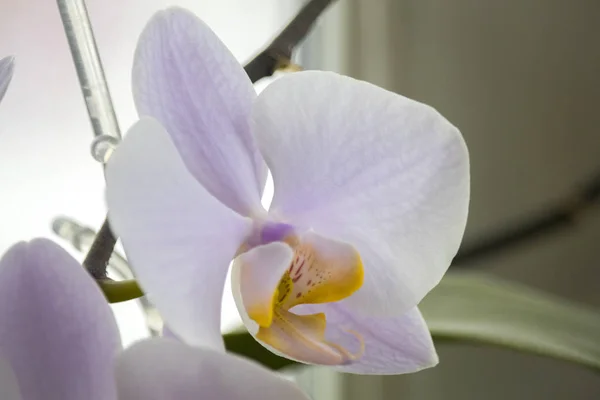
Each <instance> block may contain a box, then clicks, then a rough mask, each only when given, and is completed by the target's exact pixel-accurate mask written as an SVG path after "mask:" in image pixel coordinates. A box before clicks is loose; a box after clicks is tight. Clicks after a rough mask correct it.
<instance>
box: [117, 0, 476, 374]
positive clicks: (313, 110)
mask: <svg viewBox="0 0 600 400" xmlns="http://www.w3.org/2000/svg"><path fill="white" fill-rule="evenodd" d="M133 93H134V98H135V102H136V106H137V109H138V112H139V114H140V117H141V119H140V121H139V122H138V123H136V124H135V125H134V126H133V127H132V128H131V130H130V131H129V132H128V133H127V135H126V136H125V139H124V141H123V143H122V144H121V145H120V147H119V148H118V149H117V150H116V152H115V153H114V155H113V157H112V158H111V160H110V162H109V163H108V166H107V170H106V174H107V202H108V206H109V217H110V222H111V224H112V227H113V228H114V229H115V232H116V233H117V234H118V235H119V236H120V237H121V238H122V241H123V245H124V248H125V251H126V253H127V256H128V258H129V260H130V262H131V264H132V267H133V268H134V270H135V272H136V275H137V277H138V279H139V281H140V283H141V285H142V287H143V288H144V289H145V291H146V293H147V294H148V296H149V298H150V300H151V301H152V302H153V303H154V304H155V305H156V307H157V308H158V309H159V311H160V312H161V314H162V315H163V317H164V319H165V321H166V324H167V325H168V326H169V328H170V329H171V330H172V331H173V332H174V333H175V334H176V335H177V336H178V337H179V338H181V339H182V340H184V341H186V342H188V343H190V344H192V345H197V344H200V343H206V342H210V343H212V344H213V346H214V347H215V348H222V346H223V342H222V339H221V336H220V332H219V321H220V304H221V296H222V293H223V286H224V282H225V279H226V274H227V271H228V265H229V264H230V262H231V261H232V260H233V259H235V260H234V263H233V267H232V268H233V270H232V289H233V292H234V296H235V298H236V304H237V306H238V309H239V311H240V315H241V316H242V319H243V321H244V323H245V325H246V327H247V328H248V330H249V332H250V333H251V334H252V335H253V336H254V337H255V338H256V339H257V340H258V341H259V342H260V343H261V344H263V345H264V346H265V347H267V348H269V349H271V350H272V351H274V352H275V353H277V354H280V355H283V356H285V357H288V358H290V359H294V360H298V361H301V362H304V363H313V364H323V365H332V366H336V368H338V369H340V370H342V371H346V372H355V373H374V374H398V373H407V372H414V371H418V370H420V369H423V368H427V367H431V366H433V365H435V364H436V363H437V362H438V359H437V355H436V352H435V348H434V346H433V342H432V339H431V336H430V334H429V331H428V328H427V325H426V323H425V321H424V320H423V317H422V316H421V313H420V312H419V310H418V308H417V305H418V303H419V302H420V301H421V299H422V298H423V297H424V296H425V295H426V294H427V293H428V292H429V290H431V289H432V288H433V287H434V286H435V285H437V283H438V282H439V281H440V279H441V278H442V276H443V274H444V273H445V271H446V270H447V268H448V266H449V264H450V262H451V260H452V258H453V257H454V255H455V254H456V252H457V249H458V246H459V244H460V241H461V239H462V235H463V232H464V228H465V224H466V219H467V212H468V203H469V158H468V152H467V148H466V145H465V143H464V141H463V138H462V136H461V134H460V132H459V131H458V130H457V129H456V128H455V127H454V126H453V125H451V124H450V123H449V122H448V121H447V120H446V119H445V118H444V117H442V116H441V115H440V114H439V113H438V112H437V111H435V110H434V109H432V108H431V107H429V106H426V105H424V104H421V103H418V102H416V101H413V100H410V99H407V98H405V97H402V96H400V95H398V94H395V93H392V92H389V91H386V90H384V89H381V88H379V87H376V86H374V85H371V84H369V83H366V82H361V81H357V80H354V79H351V78H348V77H344V76H340V75H337V74H335V73H330V72H316V71H307V72H298V73H294V74H290V75H287V76H284V77H282V78H280V79H278V80H276V81H275V82H273V83H271V84H270V85H269V86H268V87H267V88H266V89H265V90H264V91H263V92H262V93H261V94H260V95H259V96H257V95H256V93H255V91H254V89H253V87H252V85H251V82H250V81H249V79H248V78H247V76H246V75H245V73H244V70H243V69H242V68H241V66H240V64H239V63H238V62H237V61H236V60H235V58H234V57H233V55H232V54H231V53H230V52H229V51H228V50H227V48H226V47H225V46H224V45H223V43H222V42H221V41H220V40H219V39H218V38H217V36H216V35H215V34H214V33H213V32H212V31H211V30H210V28H209V27H207V26H206V25H205V24H204V23H203V22H202V21H200V20H199V19H198V18H197V17H195V16H194V15H193V14H191V13H189V12H188V11H186V10H182V9H179V8H171V9H167V10H165V11H161V12H159V13H157V14H156V15H155V16H154V17H153V18H152V19H151V20H150V22H149V23H148V25H147V26H146V28H145V30H144V31H143V33H142V35H141V37H140V40H139V43H138V47H137V51H136V54H135V60H134V69H133ZM263 160H264V161H263ZM265 162H266V165H268V167H269V170H270V171H271V173H272V176H273V181H274V190H275V191H274V197H273V201H272V204H271V207H270V209H269V210H268V212H267V211H266V210H265V209H264V208H263V207H262V205H261V202H260V200H261V196H262V191H263V187H264V185H265V180H266V176H267V168H266V165H265ZM207 324H208V325H210V327H211V330H210V331H209V330H207Z"/></svg>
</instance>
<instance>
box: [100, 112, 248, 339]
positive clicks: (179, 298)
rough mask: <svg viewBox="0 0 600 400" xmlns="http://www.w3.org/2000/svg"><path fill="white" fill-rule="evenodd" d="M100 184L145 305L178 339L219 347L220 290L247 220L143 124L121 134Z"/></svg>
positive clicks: (156, 130) (152, 125) (150, 124)
mask: <svg viewBox="0 0 600 400" xmlns="http://www.w3.org/2000/svg"><path fill="white" fill-rule="evenodd" d="M106 182H107V201H108V206H109V217H110V223H111V226H112V227H113V229H114V230H115V232H116V234H117V235H118V236H119V237H120V238H121V239H122V241H123V247H124V248H125V252H126V253H127V256H128V258H129V261H130V262H131V264H132V267H133V269H134V271H135V273H136V276H137V278H138V279H139V281H140V283H141V286H142V287H143V289H144V290H145V291H146V292H147V294H148V297H149V299H150V300H151V302H153V303H154V305H155V306H156V307H157V308H158V310H159V312H160V313H161V315H162V316H163V317H164V319H165V321H166V323H167V324H168V325H169V327H170V328H171V329H172V330H173V331H174V332H175V333H176V334H177V335H178V336H179V337H181V338H182V339H183V340H186V341H187V342H189V343H191V344H196V345H204V346H214V347H217V348H222V346H223V343H222V339H221V336H220V331H219V328H220V308H221V306H220V305H221V299H222V293H223V286H224V284H225V278H226V275H227V269H228V266H229V263H230V261H231V260H232V258H233V256H234V254H235V252H236V250H237V249H238V247H239V246H240V245H241V243H242V242H243V240H244V238H245V237H246V236H247V235H248V234H249V233H250V230H251V228H252V223H251V221H250V220H249V219H248V218H245V217H242V216H240V215H238V214H236V213H235V212H234V211H232V210H231V209H229V208H228V207H227V206H225V205H224V204H222V203H220V202H219V201H218V200H217V199H215V198H214V197H213V196H212V195H210V194H209V193H208V192H207V191H206V189H204V187H202V185H200V184H199V183H198V182H197V181H196V180H195V179H194V177H193V176H192V175H191V174H190V173H189V171H188V170H187V169H186V167H185V166H184V164H183V161H182V160H181V158H180V157H179V154H178V153H177V150H176V149H175V146H174V145H173V143H172V142H171V140H170V138H169V135H168V134H167V132H165V130H164V129H163V128H162V127H161V126H160V124H158V122H156V121H155V120H153V119H150V118H144V119H141V120H140V121H139V122H138V123H137V124H136V125H134V126H133V127H132V128H131V130H130V131H129V132H128V133H127V135H126V136H125V139H124V140H123V143H121V145H120V146H119V147H118V148H117V150H116V151H115V153H114V155H113V156H112V157H111V159H110V161H109V163H108V165H107V168H106Z"/></svg>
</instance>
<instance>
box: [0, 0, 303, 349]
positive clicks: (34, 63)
mask: <svg viewBox="0 0 600 400" xmlns="http://www.w3.org/2000/svg"><path fill="white" fill-rule="evenodd" d="M87 4H88V11H89V13H90V15H91V19H92V23H93V26H94V28H95V33H96V40H97V43H98V47H99V50H100V53H101V56H102V58H103V62H104V67H105V73H106V75H107V79H108V82H109V86H110V90H111V92H112V96H113V100H114V103H115V107H116V112H117V115H118V118H119V121H120V123H121V129H122V130H123V131H126V130H127V127H128V126H129V125H131V124H132V123H133V122H134V120H135V117H136V115H135V111H134V106H133V101H132V98H131V95H130V82H129V80H130V68H131V63H132V56H133V51H134V48H135V43H136V40H137V37H138V35H139V33H140V32H141V30H142V28H143V26H144V24H145V23H146V21H147V20H148V18H149V17H150V16H151V15H152V14H153V13H154V12H155V11H156V10H158V9H160V8H164V7H166V6H168V5H170V4H177V5H180V6H183V7H186V8H189V9H191V10H192V11H194V12H196V13H197V14H198V15H199V16H200V17H201V18H203V19H204V20H205V21H206V22H207V23H208V24H209V25H210V26H211V27H212V28H213V29H214V30H215V31H216V33H217V34H218V35H219V36H220V37H221V39H222V40H223V41H224V42H225V43H226V44H227V46H228V47H229V48H230V49H231V50H232V51H233V53H234V54H235V55H236V57H238V59H239V60H240V61H245V60H247V59H248V58H250V57H251V56H252V54H253V53H255V52H256V51H257V50H258V49H260V48H261V47H262V46H263V45H265V44H266V43H267V42H268V40H269V38H270V37H272V36H273V35H274V34H275V33H276V32H277V31H278V30H279V29H280V28H281V27H282V26H283V25H284V24H285V23H286V22H287V21H288V20H289V19H290V18H291V16H292V15H293V13H294V11H295V10H297V9H298V5H299V1H298V0H253V1H246V0H219V1H216V0H181V1H176V2H168V1H164V0H126V1H117V0H89V1H88V2H87ZM3 55H14V56H15V57H16V61H17V65H16V71H15V76H14V80H13V82H12V84H11V86H10V88H9V90H8V92H7V95H6V97H5V99H4V101H3V103H2V105H1V106H0V191H1V192H0V193H1V197H0V223H1V226H2V229H1V230H0V251H2V252H3V251H4V250H6V248H8V247H9V246H10V245H12V244H13V243H15V242H16V241H19V240H28V239H31V238H33V237H38V236H46V237H50V238H53V237H54V236H53V234H52V232H51V230H50V222H51V220H52V218H54V217H55V216H57V215H61V214H62V215H68V216H71V217H73V218H75V219H77V220H79V221H81V222H82V223H84V224H86V225H89V226H94V227H98V226H99V225H100V224H101V222H102V220H103V217H104V215H105V212H106V210H105V204H104V198H103V189H104V181H103V177H102V168H101V167H100V165H99V164H97V163H96V162H95V161H93V159H92V158H91V156H90V155H89V145H90V142H91V140H92V133H91V128H90V124H89V121H88V119H87V114H86V110H85V106H84V103H83V101H82V97H81V93H80V89H79V86H78V83H77V77H76V75H75V70H74V67H73V65H72V61H71V56H70V53H69V51H68V46H67V43H66V40H65V36H64V31H63V28H62V25H61V22H60V17H59V14H58V10H57V8H56V3H55V2H54V1H48V0H0V56H3ZM269 192H270V193H272V190H270V191H269ZM267 194H268V193H267ZM63 244H64V243H63ZM65 247H69V246H68V244H65ZM78 256H79V255H78ZM224 305H225V307H224V318H223V326H224V328H228V327H232V326H234V325H235V324H236V323H237V321H238V317H237V311H236V310H235V306H234V304H233V301H232V300H231V299H230V294H228V293H226V295H225V299H224ZM115 311H116V315H117V318H118V320H119V324H120V326H121V328H122V336H123V341H124V343H125V344H128V343H131V341H133V340H135V339H137V338H140V337H142V336H145V335H147V331H146V329H145V328H144V326H143V319H142V316H141V314H140V312H139V309H138V307H137V305H136V304H135V303H133V302H129V303H126V304H121V305H117V306H116V307H115Z"/></svg>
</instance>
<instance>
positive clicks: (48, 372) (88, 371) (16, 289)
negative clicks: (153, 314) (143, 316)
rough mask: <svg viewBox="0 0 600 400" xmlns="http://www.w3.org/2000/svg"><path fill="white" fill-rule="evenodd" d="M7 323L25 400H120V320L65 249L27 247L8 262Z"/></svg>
mask: <svg viewBox="0 0 600 400" xmlns="http://www.w3.org/2000/svg"><path fill="white" fill-rule="evenodd" d="M0 321H2V325H1V326H0V354H2V356H3V357H5V358H6V360H7V361H8V362H9V364H10V366H11V367H12V369H13V371H14V373H15V375H16V377H17V380H18V382H19V388H20V390H21V394H22V396H23V398H24V399H48V400H54V399H56V400H59V399H60V400H81V399H90V400H94V399H98V400H107V399H115V398H116V390H115V384H114V379H113V363H114V359H115V357H116V354H117V353H118V351H119V349H120V339H119V333H118V330H117V325H116V322H115V319H114V316H113V314H112V312H111V310H110V308H109V307H108V304H107V303H106V299H105V298H104V295H103V294H102V292H101V291H100V289H99V288H98V286H97V285H96V283H95V282H94V281H93V280H92V279H91V278H90V277H89V275H88V274H87V273H86V271H85V270H84V269H83V267H82V266H81V265H79V263H77V261H75V259H73V258H72V257H71V256H70V255H69V254H68V253H67V252H66V251H64V250H63V249H62V248H60V247H59V246H58V245H56V244H54V243H53V242H51V241H49V240H46V239H36V240H33V241H31V242H29V243H24V242H22V243H19V244H16V245H14V246H13V247H12V248H11V249H10V250H8V252H7V253H6V254H5V255H4V257H3V258H2V260H0ZM74 382H76V384H74ZM2 390H3V393H4V388H2Z"/></svg>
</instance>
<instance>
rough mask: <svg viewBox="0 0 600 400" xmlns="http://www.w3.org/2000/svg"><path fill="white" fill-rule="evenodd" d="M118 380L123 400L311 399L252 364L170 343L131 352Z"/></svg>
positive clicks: (121, 365) (120, 364) (148, 342)
mask: <svg viewBox="0 0 600 400" xmlns="http://www.w3.org/2000/svg"><path fill="white" fill-rule="evenodd" d="M116 378H117V387H118V392H119V400H134V399H145V400H164V399H178V400H192V399H194V400H196V399H222V400H250V399H260V400H280V399H286V400H308V397H306V396H305V395H304V394H303V393H302V392H301V391H300V389H299V388H298V387H297V386H296V385H295V384H294V383H292V382H290V381H288V380H286V379H284V378H283V377H280V376H278V375H276V374H275V373H273V372H271V371H269V370H267V369H265V368H263V367H262V366H260V365H259V364H257V363H255V362H253V361H250V360H247V359H244V358H241V357H238V356H234V355H232V354H227V353H224V352H218V351H214V350H211V349H206V348H191V347H189V346H186V345H185V344H183V343H181V342H177V341H175V340H171V339H151V340H145V341H143V342H140V343H137V344H135V345H133V346H132V347H130V348H129V349H127V350H126V351H125V352H124V353H123V354H122V355H121V356H120V357H119V360H118V362H117V368H116Z"/></svg>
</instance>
